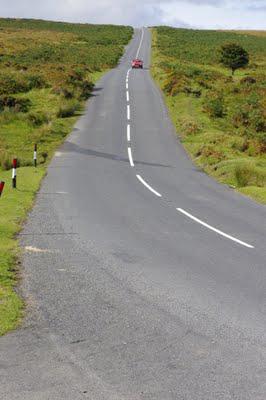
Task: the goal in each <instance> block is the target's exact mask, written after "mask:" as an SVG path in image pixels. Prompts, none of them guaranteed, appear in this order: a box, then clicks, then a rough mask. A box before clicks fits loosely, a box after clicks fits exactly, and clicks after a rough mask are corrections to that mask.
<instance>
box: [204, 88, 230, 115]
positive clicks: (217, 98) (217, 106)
mask: <svg viewBox="0 0 266 400" xmlns="http://www.w3.org/2000/svg"><path fill="white" fill-rule="evenodd" d="M203 110H204V111H205V112H207V113H208V114H209V115H210V117H212V118H223V117H224V115H225V107H224V98H223V96H222V95H221V94H219V93H213V94H210V93H207V95H206V97H205V98H204V100H203Z"/></svg>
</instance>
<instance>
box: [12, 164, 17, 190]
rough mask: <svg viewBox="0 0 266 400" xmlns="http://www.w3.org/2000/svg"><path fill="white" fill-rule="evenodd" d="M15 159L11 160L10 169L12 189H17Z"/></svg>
mask: <svg viewBox="0 0 266 400" xmlns="http://www.w3.org/2000/svg"><path fill="white" fill-rule="evenodd" d="M17 165H18V160H17V158H13V168H12V188H13V189H16V187H17Z"/></svg>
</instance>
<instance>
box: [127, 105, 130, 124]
mask: <svg viewBox="0 0 266 400" xmlns="http://www.w3.org/2000/svg"><path fill="white" fill-rule="evenodd" d="M127 119H128V120H130V105H127Z"/></svg>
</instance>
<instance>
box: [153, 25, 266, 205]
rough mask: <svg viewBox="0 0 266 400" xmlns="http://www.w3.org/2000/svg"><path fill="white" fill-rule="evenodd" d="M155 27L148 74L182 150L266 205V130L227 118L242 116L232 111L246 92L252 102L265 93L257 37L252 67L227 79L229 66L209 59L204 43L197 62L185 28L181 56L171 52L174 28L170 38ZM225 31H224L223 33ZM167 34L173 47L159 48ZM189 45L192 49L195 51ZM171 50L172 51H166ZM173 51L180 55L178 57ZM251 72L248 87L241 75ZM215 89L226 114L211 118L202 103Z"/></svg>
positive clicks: (240, 105) (261, 118)
mask: <svg viewBox="0 0 266 400" xmlns="http://www.w3.org/2000/svg"><path fill="white" fill-rule="evenodd" d="M160 29H161V28H158V29H157V28H153V30H152V33H153V45H152V74H153V77H154V79H155V81H156V82H157V84H158V86H159V87H160V88H161V89H162V91H163V93H164V96H165V101H166V104H167V107H168V110H169V115H170V117H171V119H172V121H173V124H174V126H175V127H176V131H177V133H178V135H179V137H180V140H181V142H182V143H183V145H184V147H185V149H186V151H187V152H188V154H189V155H190V156H191V158H192V160H193V162H195V163H196V165H198V166H199V167H200V168H201V169H203V170H204V171H205V172H207V173H208V174H210V175H211V176H213V177H214V178H216V179H217V180H218V181H219V182H221V183H224V184H227V185H230V186H232V187H234V188H235V189H236V190H238V191H239V192H241V193H243V194H245V195H247V196H249V197H251V198H253V199H255V200H256V201H258V202H261V203H263V204H266V154H265V145H264V143H265V140H266V136H265V135H266V134H265V132H257V131H256V130H255V128H253V126H251V124H250V127H248V129H246V127H242V126H240V127H239V126H237V127H236V126H234V125H233V123H232V120H234V121H236V122H237V123H238V120H237V117H239V119H240V122H241V117H242V115H241V114H240V115H238V114H237V113H238V111H239V110H241V109H242V108H243V109H244V107H246V104H245V103H244V102H245V97H250V99H251V100H250V101H253V99H252V96H254V99H255V100H254V101H257V98H262V97H261V96H263V94H265V86H264V87H263V79H264V77H265V65H266V64H265V62H266V57H265V56H264V58H263V56H262V52H261V51H262V45H261V42H260V43H259V44H257V48H256V49H255V50H253V57H254V60H253V61H254V63H257V65H256V68H255V69H254V66H252V64H251V66H250V68H249V69H243V70H239V71H237V72H236V74H235V75H236V76H235V77H234V80H232V78H231V76H230V75H231V74H230V71H228V70H226V69H225V68H223V67H222V66H220V65H219V64H216V63H215V62H213V60H212V58H211V55H210V50H209V49H208V48H207V49H206V48H205V47H208V45H209V43H205V42H204V43H203V44H202V43H200V47H201V46H203V47H204V51H205V54H207V55H208V57H210V58H209V59H208V58H207V59H205V62H204V64H199V63H198V60H199V58H198V57H197V56H198V49H197V50H195V47H194V46H195V43H193V44H192V46H190V44H189V32H190V31H187V32H186V33H185V37H186V40H187V43H186V44H187V50H186V54H185V55H184V56H183V58H182V57H181V55H180V49H177V51H176V47H178V46H179V44H178V42H177V44H173V40H174V39H177V38H178V32H177V33H176V32H175V30H173V31H174V32H173V34H174V37H171V35H172V29H170V30H169V31H167V30H166V33H165V31H163V33H162V32H160ZM178 31H179V30H178ZM180 31H181V37H182V36H183V35H184V33H183V30H180ZM226 34H227V33H226V32H223V35H225V37H226ZM232 34H234V33H230V35H229V38H231V35H232ZM159 35H166V36H165V37H164V38H163V41H161V42H160V46H159V45H158V40H160V36H159ZM167 35H168V36H170V43H171V44H172V47H170V45H169V49H168V48H165V47H164V46H167V44H166V43H167V42H166V37H168V36H167ZM191 35H192V36H193V35H194V33H193V31H191ZM217 35H218V33H217V32H215V35H214V38H213V37H212V36H211V32H210V33H209V32H208V33H207V37H208V38H209V39H210V41H211V45H212V46H214V45H215V43H216V39H217ZM238 36H239V35H237V37H238ZM246 36H247V38H248V39H247V40H248V43H249V46H250V43H251V42H252V43H253V42H254V40H255V41H256V39H257V38H256V37H255V36H252V40H251V42H250V37H249V36H248V34H246V35H243V39H242V40H243V41H244V42H243V43H245V39H246ZM203 37H205V32H203ZM218 37H219V35H218ZM241 38H242V36H241ZM261 39H264V37H263V35H262V37H260V40H261ZM264 40H265V39H264ZM213 42H214V43H213ZM219 43H220V39H219ZM264 44H265V43H264ZM163 45H164V46H163ZM182 49H183V44H182ZM194 50H195V52H196V54H194ZM171 53H173V54H174V55H172V56H170V54H171ZM177 55H179V56H180V59H179V58H178V56H177ZM258 60H259V61H260V63H258ZM212 74H214V75H212ZM250 76H252V77H255V78H256V80H257V82H258V83H257V84H256V85H253V86H252V89H250V88H249V87H246V86H244V85H246V84H242V83H241V82H242V79H243V78H244V79H245V78H246V77H250ZM247 86H248V84H247ZM220 91H221V92H222V93H223V101H224V105H223V106H224V109H225V112H226V115H225V116H223V115H222V116H221V117H212V116H211V115H210V113H209V112H206V110H205V109H204V106H205V103H204V102H208V101H209V98H208V96H210V98H211V96H213V93H214V94H215V95H216V92H218V93H220ZM206 99H207V101H206ZM211 105H212V104H211ZM215 105H216V104H215ZM218 105H219V104H218ZM251 105H252V103H251ZM250 107H251V106H250ZM261 107H262V106H261ZM258 109H259V103H258V107H257V104H255V106H254V111H253V109H252V112H253V115H255V116H256V112H257V110H258ZM261 109H263V107H262V108H261ZM208 111H209V110H208ZM214 111H216V109H214ZM218 111H219V109H218ZM263 112H264V111H261V114H259V115H258V117H257V118H258V120H256V121H255V123H257V122H259V123H261V124H263V123H264V124H265V115H263ZM234 113H235V114H234ZM263 121H264V122H263ZM248 122H249V121H248ZM239 125H240V123H239Z"/></svg>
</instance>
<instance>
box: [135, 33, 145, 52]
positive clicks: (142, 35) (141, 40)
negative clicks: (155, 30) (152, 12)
mask: <svg viewBox="0 0 266 400" xmlns="http://www.w3.org/2000/svg"><path fill="white" fill-rule="evenodd" d="M143 37H144V29H143V28H142V34H141V39H140V44H139V48H138V51H137V54H136V58H138V57H139V52H140V49H141V45H142V42H143Z"/></svg>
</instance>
